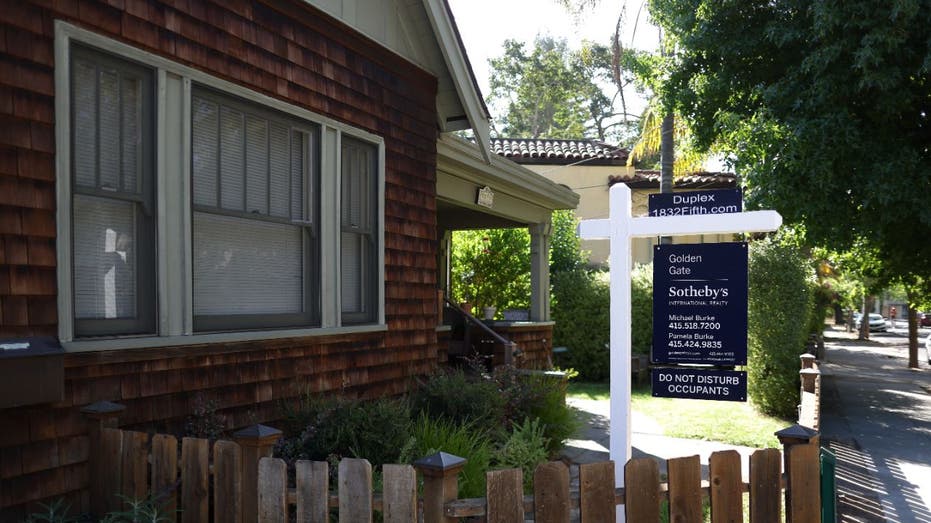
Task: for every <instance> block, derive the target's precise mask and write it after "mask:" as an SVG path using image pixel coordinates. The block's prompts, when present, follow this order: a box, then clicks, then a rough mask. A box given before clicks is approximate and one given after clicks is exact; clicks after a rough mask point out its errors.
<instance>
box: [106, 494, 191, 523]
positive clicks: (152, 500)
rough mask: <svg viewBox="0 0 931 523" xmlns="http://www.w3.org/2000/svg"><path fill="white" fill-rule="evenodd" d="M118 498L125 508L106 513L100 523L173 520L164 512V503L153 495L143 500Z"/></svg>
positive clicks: (162, 522)
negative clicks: (121, 500)
mask: <svg viewBox="0 0 931 523" xmlns="http://www.w3.org/2000/svg"><path fill="white" fill-rule="evenodd" d="M120 497H121V498H122V499H123V504H124V505H126V506H127V508H126V509H125V510H123V511H114V512H110V513H108V514H107V515H106V516H104V517H103V518H102V519H101V520H100V521H101V523H165V522H169V521H174V520H175V518H173V517H172V515H171V514H170V513H169V512H168V511H167V510H165V508H164V501H163V500H161V499H159V498H158V497H157V496H156V495H155V494H150V495H149V496H147V497H145V498H143V499H133V498H129V497H126V496H120ZM179 512H180V511H179Z"/></svg>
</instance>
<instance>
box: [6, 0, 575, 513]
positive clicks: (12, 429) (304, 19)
mask: <svg viewBox="0 0 931 523" xmlns="http://www.w3.org/2000/svg"><path fill="white" fill-rule="evenodd" d="M464 129H471V130H472V132H473V133H474V134H475V136H477V137H480V139H479V140H478V143H479V145H476V144H473V143H471V142H468V141H465V140H462V139H460V138H458V137H456V136H455V135H453V134H452V133H453V132H454V131H459V130H464ZM488 129H489V122H488V112H487V109H486V107H485V106H484V104H483V102H482V98H481V95H480V94H479V92H478V89H477V87H476V84H475V81H474V78H473V77H472V73H471V69H470V66H469V63H468V60H467V57H466V55H465V52H464V50H463V47H462V43H461V41H460V39H459V36H458V32H457V30H456V27H455V23H454V20H453V18H452V16H451V14H450V11H449V7H448V5H447V4H446V3H445V2H444V1H443V0H424V1H422V2H420V1H407V0H386V1H384V2H378V3H372V4H371V5H369V4H366V5H365V6H363V5H362V4H360V3H357V2H352V1H345V2H341V1H339V0H319V1H310V2H307V1H304V0H225V1H223V2H217V1H209V0H185V1H174V0H120V1H116V2H113V1H109V2H107V1H102V0H100V1H98V0H82V1H80V2H48V1H44V0H22V1H19V2H3V3H2V4H0V184H2V190H0V348H2V350H0V353H2V357H0V383H2V387H3V388H2V389H0V390H2V394H0V514H2V516H0V520H2V521H8V520H12V521H15V520H19V519H20V518H21V517H22V516H23V514H24V513H25V512H27V511H29V510H30V509H31V508H35V507H36V502H38V501H46V502H47V501H49V500H52V499H55V498H58V497H64V498H65V500H66V501H68V502H70V503H71V504H72V505H73V506H74V507H75V508H78V509H81V508H85V509H86V508H87V504H88V498H87V490H86V488H87V485H88V481H89V478H88V474H89V472H88V469H87V463H86V461H87V455H88V446H89V443H88V441H89V440H88V423H87V420H86V419H85V418H84V417H83V416H82V414H81V412H80V409H81V408H82V407H84V406H86V405H88V404H90V403H93V402H98V401H114V402H119V403H121V404H123V405H125V406H126V410H125V412H123V413H122V414H121V416H120V418H119V424H120V426H121V427H125V428H132V429H140V430H162V431H166V430H168V431H170V430H174V429H176V428H177V427H179V426H180V425H181V424H183V422H184V419H185V417H186V416H188V415H189V414H190V413H191V408H192V402H193V401H194V398H193V397H194V395H195V394H196V393H199V394H202V395H204V396H205V397H206V398H208V399H211V400H215V401H217V402H218V404H219V406H220V408H221V410H222V412H223V413H224V414H225V415H226V416H227V417H228V419H229V422H230V426H231V427H241V426H243V425H246V424H249V423H252V422H255V421H260V422H261V421H269V420H274V419H276V418H277V417H278V416H280V412H279V408H280V403H281V401H282V400H286V399H288V398H293V397H296V396H298V395H300V394H302V393H304V392H327V391H342V392H345V393H347V394H356V395H360V396H376V395H383V394H396V393H399V392H402V391H404V390H405V389H406V387H408V386H409V383H410V382H411V378H412V377H415V376H418V375H423V374H425V373H429V372H431V371H433V370H434V369H436V368H437V366H438V365H440V364H442V363H444V358H445V348H444V347H443V346H442V343H443V342H444V340H445V339H447V338H448V334H447V332H448V328H444V326H442V325H440V323H441V319H440V316H439V315H438V311H439V305H440V304H439V303H438V300H439V297H440V293H438V290H443V288H444V285H445V282H446V276H445V267H446V266H447V265H448V262H447V254H448V253H447V251H446V250H445V247H444V246H446V245H448V237H449V231H451V230H454V229H457V228H466V227H475V226H483V227H485V226H496V227H527V228H529V229H530V230H531V233H532V236H533V242H534V246H535V250H534V255H533V258H534V263H533V267H534V268H533V278H534V283H533V288H534V290H533V296H532V302H533V306H532V307H531V311H530V320H531V321H529V322H526V323H525V324H523V325H519V326H511V327H512V329H516V330H515V331H514V338H520V341H518V340H516V339H515V340H514V341H518V344H519V345H521V344H523V345H522V346H520V349H521V350H522V351H523V354H524V355H525V357H524V364H532V363H533V362H539V361H542V360H543V359H545V358H544V357H545V354H542V352H545V351H547V350H548V346H547V340H548V339H552V335H551V330H552V323H551V322H549V317H548V314H549V311H548V307H547V303H548V297H547V293H548V274H547V252H548V241H549V240H548V235H549V216H550V213H551V211H552V210H554V209H566V208H573V207H575V205H576V204H577V201H578V197H577V195H575V194H574V193H573V192H572V191H571V190H569V189H567V188H565V187H562V186H560V185H558V184H554V183H552V182H550V181H548V180H546V179H544V178H542V177H540V176H538V175H536V174H534V173H533V172H531V171H530V170H528V169H526V168H524V167H521V166H519V165H517V164H515V163H513V162H511V161H509V160H507V159H504V158H501V157H499V156H497V155H495V154H493V153H492V152H491V151H490V148H489V147H488V143H489V141H488ZM479 194H481V195H482V196H481V198H479ZM514 338H512V339H514ZM43 354H45V355H43Z"/></svg>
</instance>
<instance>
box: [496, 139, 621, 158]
mask: <svg viewBox="0 0 931 523" xmlns="http://www.w3.org/2000/svg"><path fill="white" fill-rule="evenodd" d="M491 150H492V152H494V153H495V154H497V155H500V156H504V157H505V158H507V159H509V160H511V161H513V162H516V163H523V164H529V163H545V164H551V165H566V164H573V163H582V164H584V165H626V164H627V152H628V151H627V149H622V148H617V147H615V146H613V145H609V144H606V143H604V142H601V141H598V140H552V139H533V138H492V139H491Z"/></svg>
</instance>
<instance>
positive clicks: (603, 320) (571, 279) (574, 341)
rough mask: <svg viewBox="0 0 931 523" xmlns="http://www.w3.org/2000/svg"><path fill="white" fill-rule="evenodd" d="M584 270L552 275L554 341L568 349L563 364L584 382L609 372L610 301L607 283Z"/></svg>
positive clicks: (604, 375) (596, 378)
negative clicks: (576, 372)
mask: <svg viewBox="0 0 931 523" xmlns="http://www.w3.org/2000/svg"><path fill="white" fill-rule="evenodd" d="M597 276H598V275H597V273H593V272H591V271H588V270H585V269H575V270H569V271H560V272H555V273H553V274H552V275H551V283H552V287H553V292H552V306H551V311H552V318H553V321H554V322H556V324H555V326H554V327H553V344H554V345H555V346H565V347H568V348H569V352H568V354H566V366H568V367H572V368H573V369H575V370H577V371H578V372H579V376H580V377H581V379H584V380H586V381H603V380H606V379H608V376H609V374H610V358H609V356H610V355H609V351H608V349H607V347H606V344H607V343H608V341H609V339H610V332H609V328H610V303H609V295H610V292H609V289H608V284H607V282H605V281H602V280H601V279H599V278H598V277H597Z"/></svg>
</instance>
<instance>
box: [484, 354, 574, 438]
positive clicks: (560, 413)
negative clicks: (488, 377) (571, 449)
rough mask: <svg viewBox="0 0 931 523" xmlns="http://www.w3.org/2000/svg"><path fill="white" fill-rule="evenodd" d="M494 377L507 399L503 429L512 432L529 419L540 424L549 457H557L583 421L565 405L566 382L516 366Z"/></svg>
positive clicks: (505, 369) (503, 369) (500, 370)
mask: <svg viewBox="0 0 931 523" xmlns="http://www.w3.org/2000/svg"><path fill="white" fill-rule="evenodd" d="M494 377H495V381H496V382H497V383H498V387H499V389H500V391H501V395H502V396H503V397H504V398H505V418H504V424H503V427H505V428H506V429H510V430H513V429H514V428H515V427H516V426H518V425H519V424H520V423H525V422H526V420H528V419H530V420H533V421H535V422H537V423H538V424H539V427H540V430H542V431H543V436H544V437H545V439H546V442H547V443H546V445H545V447H544V450H545V452H546V455H547V456H555V455H556V454H557V453H558V452H559V451H560V450H561V449H562V445H563V442H565V441H566V439H568V438H570V437H572V436H573V435H575V433H576V432H577V431H578V429H579V427H580V422H579V419H578V417H577V416H576V413H575V411H574V410H573V409H572V408H571V407H569V406H568V405H566V389H565V387H566V383H565V382H564V381H562V380H561V379H556V378H553V377H550V376H545V375H540V374H524V373H521V372H520V371H518V370H517V369H515V368H513V367H504V368H502V369H499V370H498V372H496V373H495V376H494Z"/></svg>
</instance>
